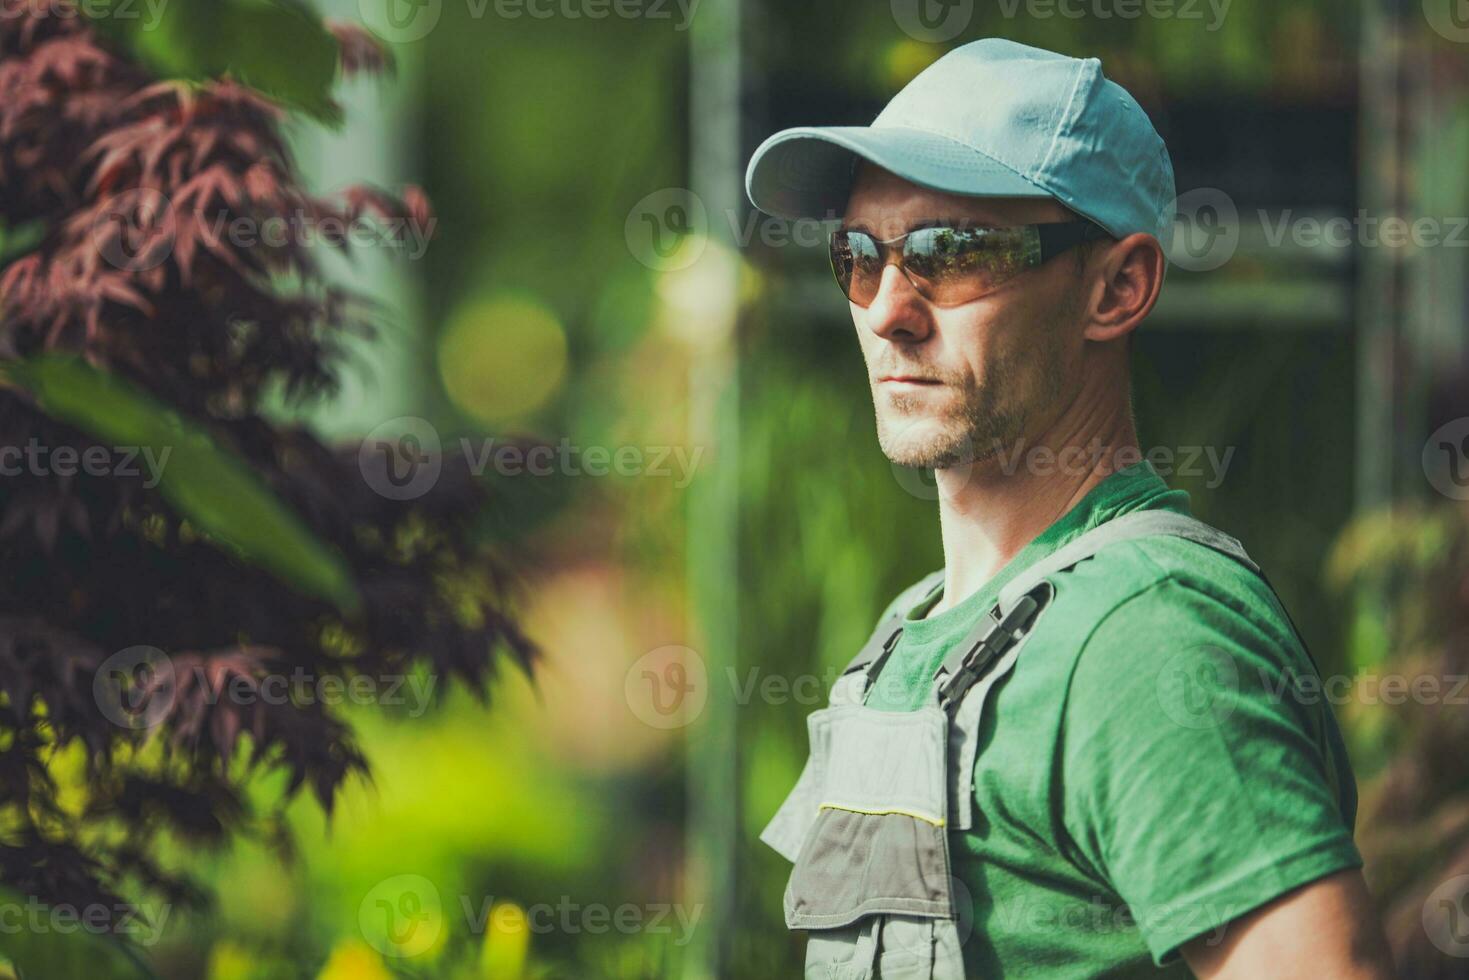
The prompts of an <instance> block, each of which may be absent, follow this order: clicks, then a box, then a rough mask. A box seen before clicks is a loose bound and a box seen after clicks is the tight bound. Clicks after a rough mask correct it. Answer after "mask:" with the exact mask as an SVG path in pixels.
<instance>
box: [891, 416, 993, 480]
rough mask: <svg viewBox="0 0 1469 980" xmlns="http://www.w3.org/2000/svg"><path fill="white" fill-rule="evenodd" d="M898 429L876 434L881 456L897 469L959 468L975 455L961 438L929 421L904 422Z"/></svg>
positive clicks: (964, 438)
mask: <svg viewBox="0 0 1469 980" xmlns="http://www.w3.org/2000/svg"><path fill="white" fill-rule="evenodd" d="M899 424H900V425H902V430H901V431H899V432H896V433H895V432H893V431H892V429H891V428H885V429H883V430H882V431H880V432H879V434H878V443H879V445H881V447H882V452H883V455H884V456H886V457H887V458H888V460H889V461H890V462H892V463H894V464H895V465H897V466H907V467H911V468H913V469H927V470H933V469H947V468H948V467H950V466H961V465H963V464H964V463H967V462H969V461H970V460H972V459H973V458H974V456H975V455H976V454H975V452H974V445H973V444H972V442H971V441H970V440H969V438H968V437H967V436H965V435H961V434H955V433H954V432H952V431H950V430H946V429H945V428H944V427H942V426H940V425H937V424H935V423H931V422H920V423H914V422H912V421H911V420H904V421H903V422H901V423H899Z"/></svg>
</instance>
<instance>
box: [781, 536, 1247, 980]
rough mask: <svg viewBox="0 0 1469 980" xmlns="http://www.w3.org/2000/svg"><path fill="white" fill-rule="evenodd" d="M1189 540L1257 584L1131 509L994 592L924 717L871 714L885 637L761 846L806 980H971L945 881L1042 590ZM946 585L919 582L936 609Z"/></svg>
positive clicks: (1045, 594)
mask: <svg viewBox="0 0 1469 980" xmlns="http://www.w3.org/2000/svg"><path fill="white" fill-rule="evenodd" d="M1162 534H1166V535H1175V536H1178V537H1183V538H1187V539H1189V540H1191V541H1196V542H1198V543H1199V544H1203V545H1206V546H1208V547H1210V548H1213V549H1214V550H1216V551H1219V552H1222V553H1223V554H1226V555H1229V556H1230V557H1231V558H1234V559H1236V560H1237V561H1239V562H1241V563H1242V564H1244V565H1245V566H1247V567H1248V568H1249V569H1250V570H1251V571H1253V572H1256V573H1257V574H1258V573H1259V571H1260V570H1259V568H1258V566H1256V565H1255V563H1254V562H1252V561H1251V560H1250V558H1249V556H1248V555H1246V554H1245V552H1244V549H1243V548H1242V547H1241V546H1240V543H1239V542H1238V541H1236V540H1235V539H1234V538H1231V537H1229V536H1228V535H1226V534H1224V533H1223V532H1221V531H1218V530H1216V529H1215V528H1212V527H1210V526H1209V525H1207V524H1204V523H1203V522H1201V521H1198V520H1196V519H1194V518H1192V517H1188V516H1186V515H1183V514H1177V513H1173V512H1171V511H1138V512H1135V513H1132V514H1125V515H1123V516H1121V517H1118V518H1115V519H1113V520H1111V521H1108V522H1107V523H1105V524H1103V525H1101V526H1100V527H1097V528H1094V529H1092V530H1091V531H1088V532H1086V533H1085V534H1083V535H1081V536H1080V537H1078V538H1076V539H1075V540H1073V541H1071V542H1070V543H1068V544H1067V545H1065V546H1064V547H1062V548H1059V549H1058V550H1056V551H1055V552H1053V553H1052V554H1050V555H1048V556H1046V557H1045V558H1043V559H1041V560H1040V561H1038V562H1036V563H1035V564H1034V565H1032V566H1031V567H1030V568H1028V569H1026V570H1025V571H1024V572H1022V573H1021V574H1020V575H1018V576H1017V577H1016V578H1015V579H1013V580H1012V581H1011V582H1009V583H1008V584H1007V585H1006V586H1005V587H1004V588H1003V589H1002V590H1001V591H1000V595H999V599H998V601H997V602H996V603H995V605H994V607H993V608H991V610H990V612H989V615H988V616H986V617H984V618H983V619H981V621H980V623H979V625H978V626H976V627H975V629H974V630H972V631H971V632H970V633H969V634H968V635H967V636H966V637H965V638H964V639H963V641H961V642H960V643H959V644H958V645H957V646H956V647H955V648H954V649H953V650H952V651H950V653H949V654H948V656H947V657H945V659H944V662H943V664H941V665H940V667H939V668H938V670H937V672H936V673H935V675H934V679H933V688H932V694H931V697H930V699H929V703H928V704H927V705H925V706H924V707H922V708H920V709H918V710H917V711H878V710H875V709H873V708H868V707H867V706H866V705H865V704H864V703H863V702H864V700H865V699H866V696H867V692H868V691H869V690H871V687H872V684H873V683H874V682H875V681H876V679H877V676H878V674H879V673H880V672H881V670H882V668H883V666H884V664H885V663H886V661H887V658H888V656H889V654H891V653H892V651H893V648H894V647H896V646H897V643H898V639H899V637H900V636H901V635H902V631H903V616H904V614H905V612H906V610H899V611H898V612H897V614H896V615H894V616H892V617H891V618H889V619H887V620H886V621H884V622H883V623H881V624H880V625H879V626H878V628H877V630H876V632H874V633H873V635H872V638H871V639H870V640H868V641H867V644H866V645H865V646H864V647H863V648H862V651H861V652H860V653H858V654H857V656H856V657H855V658H854V659H853V660H852V662H851V663H850V664H848V665H847V667H846V669H845V670H844V671H843V673H842V675H841V677H840V678H839V679H838V680H837V682H836V684H835V685H833V687H832V690H831V704H830V707H827V708H824V709H822V710H820V711H816V712H814V713H812V714H811V716H810V717H809V718H808V719H807V728H808V731H809V734H810V741H811V754H810V757H809V758H808V759H807V761H806V767H805V769H804V770H803V771H802V773H801V778H800V780H799V781H798V782H797V783H796V787H795V789H793V790H792V791H791V793H790V795H789V796H788V797H787V798H786V800H785V802H784V803H783V804H782V805H781V807H780V809H779V810H778V811H777V812H776V814H775V817H774V818H773V819H772V820H771V821H770V824H769V826H767V827H766V828H765V830H764V832H763V833H761V835H760V839H761V840H763V841H765V843H767V844H769V845H770V846H771V847H773V848H775V850H776V851H778V852H780V854H782V855H783V856H784V857H785V858H786V859H787V860H790V861H793V862H795V867H794V869H793V870H792V871H791V877H790V882H789V883H788V884H787V886H786V891H785V919H786V925H787V927H789V928H791V929H803V930H807V931H808V933H809V938H808V942H807V946H806V970H805V975H806V977H807V978H808V980H814V978H828V980H868V978H880V980H962V978H963V977H964V956H963V946H964V942H965V940H967V939H968V928H969V925H970V924H971V923H972V914H973V908H972V907H971V904H970V899H969V896H968V894H967V892H966V890H965V889H964V886H963V884H962V883H961V882H960V881H959V880H958V879H956V878H954V877H953V875H952V873H951V872H950V868H949V839H948V835H949V832H951V831H955V832H962V831H966V830H969V829H970V828H971V827H972V826H973V824H974V813H973V805H974V785H973V780H974V762H975V754H976V752H977V749H978V741H979V740H978V733H979V722H980V718H981V715H982V713H983V710H984V706H985V703H986V701H987V700H988V697H989V694H990V692H991V691H992V690H993V689H994V686H995V684H997V683H998V682H999V681H1000V680H1001V679H1002V678H1004V677H1005V676H1006V675H1007V674H1008V673H1009V671H1010V669H1011V668H1012V667H1013V666H1014V665H1015V661H1016V659H1017V658H1018V656H1019V654H1020V651H1021V649H1022V648H1023V647H1024V645H1025V639H1026V637H1027V636H1029V634H1030V630H1031V628H1032V627H1033V626H1034V625H1035V623H1036V621H1037V620H1038V618H1039V617H1040V616H1041V615H1043V614H1044V612H1045V610H1046V608H1047V607H1048V606H1049V603H1050V601H1051V599H1052V598H1053V597H1054V595H1055V587H1054V586H1053V585H1052V583H1051V582H1050V581H1049V579H1050V578H1051V577H1052V576H1055V575H1058V574H1061V573H1064V572H1066V571H1068V570H1070V569H1071V568H1072V567H1073V566H1075V565H1077V564H1078V563H1080V562H1082V561H1084V560H1086V559H1087V558H1090V557H1092V556H1093V555H1095V554H1096V553H1097V552H1098V551H1099V550H1101V549H1102V548H1104V547H1105V546H1107V545H1109V544H1112V543H1115V542H1118V541H1125V540H1130V539H1134V538H1141V537H1149V536H1153V535H1162ZM941 582H942V572H936V573H934V575H932V576H930V577H929V578H928V579H925V580H924V583H923V584H924V585H925V586H927V594H928V595H932V594H933V592H934V590H936V589H937V588H938V587H939V585H940V584H941Z"/></svg>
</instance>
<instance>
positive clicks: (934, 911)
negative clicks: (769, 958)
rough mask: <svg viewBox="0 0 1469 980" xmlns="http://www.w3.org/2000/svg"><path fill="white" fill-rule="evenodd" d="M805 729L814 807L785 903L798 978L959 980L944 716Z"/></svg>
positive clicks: (859, 720)
mask: <svg viewBox="0 0 1469 980" xmlns="http://www.w3.org/2000/svg"><path fill="white" fill-rule="evenodd" d="M808 728H809V730H810V736H811V758H810V765H811V766H812V771H811V779H812V780H813V781H814V783H815V785H817V786H819V787H820V791H819V794H818V795H819V797H820V799H819V800H818V801H817V802H816V806H815V813H814V817H813V819H812V820H811V824H810V827H809V828H808V829H807V831H806V833H805V835H804V839H803V841H802V843H801V847H800V850H799V851H798V853H797V855H796V866H795V869H794V871H793V872H792V874H791V878H790V882H789V883H788V884H787V886H786V891H785V918H786V925H787V926H789V927H790V928H792V929H807V930H810V931H811V936H810V940H809V942H808V945H807V950H806V976H807V977H830V978H854V980H856V978H866V977H873V976H880V977H884V978H897V977H904V978H906V977H912V978H915V980H918V978H931V977H940V978H947V977H962V976H963V975H964V968H963V967H964V964H963V955H962V950H961V946H962V943H961V941H960V940H961V937H960V935H959V930H958V923H959V915H958V914H957V912H958V910H957V908H956V887H955V886H956V883H955V880H954V878H953V876H952V874H951V872H950V868H949V849H948V833H947V826H946V825H947V810H948V807H947V796H948V792H947V785H946V779H945V772H946V768H947V767H946V765H945V758H946V755H947V751H948V725H947V718H946V716H945V714H944V713H943V712H942V711H941V710H939V709H937V708H923V709H920V710H918V711H913V712H885V711H874V710H872V709H870V708H866V707H863V706H861V705H843V706H838V707H833V708H828V709H826V710H824V711H818V712H816V713H815V714H813V715H811V717H810V718H809V719H808ZM961 887H962V886H961ZM966 900H967V897H966Z"/></svg>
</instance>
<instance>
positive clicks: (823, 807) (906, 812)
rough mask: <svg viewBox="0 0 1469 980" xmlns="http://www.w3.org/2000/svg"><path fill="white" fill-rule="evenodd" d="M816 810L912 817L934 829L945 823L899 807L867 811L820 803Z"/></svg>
mask: <svg viewBox="0 0 1469 980" xmlns="http://www.w3.org/2000/svg"><path fill="white" fill-rule="evenodd" d="M816 809H818V810H845V811H847V812H848V813H869V814H871V815H873V816H875V817H882V816H887V815H888V814H890V813H891V814H898V815H900V816H904V817H912V818H913V819H914V820H922V821H923V822H924V823H931V824H933V825H934V826H935V827H942V826H943V825H944V823H945V821H944V820H943V819H942V818H940V819H934V818H933V817H930V816H929V815H928V814H926V813H918V812H917V811H915V810H904V809H902V808H901V807H889V808H886V809H882V810H870V809H867V808H866V807H860V806H848V805H847V804H845V803H821V804H818V805H817V807H816Z"/></svg>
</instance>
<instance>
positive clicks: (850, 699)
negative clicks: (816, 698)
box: [831, 568, 944, 704]
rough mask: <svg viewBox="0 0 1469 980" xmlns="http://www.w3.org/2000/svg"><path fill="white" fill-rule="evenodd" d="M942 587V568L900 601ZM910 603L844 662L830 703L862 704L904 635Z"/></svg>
mask: <svg viewBox="0 0 1469 980" xmlns="http://www.w3.org/2000/svg"><path fill="white" fill-rule="evenodd" d="M943 584H944V570H943V569H942V568H941V569H939V570H938V571H936V572H932V573H930V574H929V575H925V576H924V577H923V579H922V580H921V581H919V582H918V583H917V584H916V585H913V586H910V587H909V589H908V590H907V591H906V592H905V593H903V595H902V596H900V597H899V598H900V599H901V600H906V599H907V597H909V596H913V597H916V599H915V601H916V600H917V599H925V598H927V597H929V596H931V595H933V593H934V592H935V591H937V590H938V589H939V587H940V586H942V585H943ZM912 604H913V603H912V602H909V601H899V602H898V603H897V611H896V612H894V613H893V614H892V615H891V616H888V617H887V618H886V619H884V620H883V621H882V622H880V623H878V624H877V628H876V629H875V630H873V631H872V636H870V637H868V639H867V642H866V643H864V644H863V645H862V649H861V650H859V651H857V655H856V656H855V657H853V658H852V659H851V660H849V661H848V662H847V666H845V667H843V668H842V673H841V675H840V676H839V677H838V678H837V680H836V683H835V684H833V685H832V689H831V703H832V704H861V703H862V701H863V699H864V698H865V697H866V695H867V687H868V683H869V681H870V679H871V678H874V677H876V676H877V675H878V673H879V672H880V671H881V670H882V668H883V665H884V664H886V663H887V658H888V655H889V654H891V653H892V652H893V648H894V647H896V646H897V645H898V640H899V638H901V637H902V635H903V620H904V617H905V616H907V614H908V610H909V608H911V606H912Z"/></svg>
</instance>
